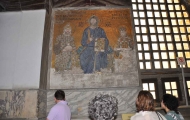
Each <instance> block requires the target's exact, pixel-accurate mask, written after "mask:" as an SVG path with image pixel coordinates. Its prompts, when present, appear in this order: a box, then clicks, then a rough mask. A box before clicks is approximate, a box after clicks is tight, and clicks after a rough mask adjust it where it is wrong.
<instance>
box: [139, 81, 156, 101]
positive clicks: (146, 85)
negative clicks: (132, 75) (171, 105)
mask: <svg viewBox="0 0 190 120" xmlns="http://www.w3.org/2000/svg"><path fill="white" fill-rule="evenodd" d="M142 87H143V90H147V91H150V93H151V94H152V95H153V97H154V99H156V100H157V99H158V88H157V80H156V79H142Z"/></svg>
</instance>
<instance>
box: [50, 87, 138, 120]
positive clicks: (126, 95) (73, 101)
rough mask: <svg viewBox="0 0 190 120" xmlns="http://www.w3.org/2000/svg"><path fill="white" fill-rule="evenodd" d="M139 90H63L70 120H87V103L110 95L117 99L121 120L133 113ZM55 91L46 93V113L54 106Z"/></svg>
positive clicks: (134, 88)
mask: <svg viewBox="0 0 190 120" xmlns="http://www.w3.org/2000/svg"><path fill="white" fill-rule="evenodd" d="M140 89H141V88H139V87H131V88H130V87H128V88H120V89H118V88H117V89H114V88H113V89H83V90H77V89H76V90H64V91H65V94H66V101H67V102H68V104H69V106H70V108H71V112H72V119H82V118H83V119H85V120H86V119H89V118H88V103H89V102H90V101H91V100H92V99H93V98H94V97H95V96H96V95H97V94H100V93H101V94H110V95H112V96H115V97H116V98H117V99H118V108H119V109H118V114H119V115H118V116H119V117H118V118H121V114H122V113H132V112H135V110H136V109H135V100H136V97H137V94H138V92H139V90H140ZM54 93H55V90H49V91H48V93H47V113H48V112H49V111H50V109H51V108H52V107H53V105H55V102H54Z"/></svg>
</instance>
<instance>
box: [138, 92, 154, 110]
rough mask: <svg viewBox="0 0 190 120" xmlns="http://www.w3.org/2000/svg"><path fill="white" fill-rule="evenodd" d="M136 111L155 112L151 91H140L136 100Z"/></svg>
mask: <svg viewBox="0 0 190 120" xmlns="http://www.w3.org/2000/svg"><path fill="white" fill-rule="evenodd" d="M136 109H137V112H139V111H154V98H153V96H152V94H151V93H150V92H149V91H143V90H142V91H140V92H139V94H138V97H137V99H136Z"/></svg>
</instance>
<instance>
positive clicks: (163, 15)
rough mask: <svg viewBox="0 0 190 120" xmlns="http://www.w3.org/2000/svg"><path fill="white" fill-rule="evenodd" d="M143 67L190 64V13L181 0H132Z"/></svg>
mask: <svg viewBox="0 0 190 120" xmlns="http://www.w3.org/2000/svg"><path fill="white" fill-rule="evenodd" d="M132 9H133V18H134V25H135V32H136V40H137V50H138V56H139V66H140V69H172V68H177V67H178V65H177V60H176V57H185V60H186V62H187V64H186V66H184V67H186V68H190V44H189V43H190V19H189V18H190V17H189V15H188V13H187V11H186V8H185V7H184V6H183V5H182V4H180V1H179V0H132Z"/></svg>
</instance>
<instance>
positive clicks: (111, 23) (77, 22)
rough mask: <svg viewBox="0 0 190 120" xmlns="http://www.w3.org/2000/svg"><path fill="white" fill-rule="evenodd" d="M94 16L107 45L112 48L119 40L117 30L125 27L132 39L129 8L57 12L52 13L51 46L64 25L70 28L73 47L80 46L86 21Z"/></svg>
mask: <svg viewBox="0 0 190 120" xmlns="http://www.w3.org/2000/svg"><path fill="white" fill-rule="evenodd" d="M92 15H95V16H97V17H98V18H99V20H100V21H99V27H101V28H103V29H104V30H105V32H106V35H107V38H108V40H109V45H110V46H111V47H112V48H114V47H115V46H116V43H117V40H118V38H119V35H120V34H119V28H120V27H125V28H126V32H127V35H128V36H129V37H130V38H131V39H133V29H132V18H131V9H130V8H118V9H103V10H102V9H95V10H57V11H55V12H54V16H53V19H54V20H53V21H54V23H53V24H54V25H53V26H54V28H53V45H54V43H55V41H56V38H57V37H58V36H59V35H61V34H62V33H63V28H64V26H65V25H66V24H68V23H69V24H70V25H71V27H72V36H73V37H74V41H75V45H76V47H77V48H78V47H79V46H81V39H82V34H83V31H84V29H85V28H87V27H88V26H89V23H88V19H89V18H90V17H91V16H92ZM54 61H55V54H54V53H52V67H53V68H54Z"/></svg>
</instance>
